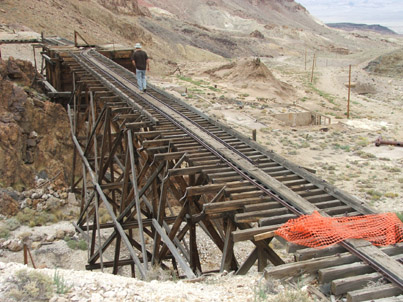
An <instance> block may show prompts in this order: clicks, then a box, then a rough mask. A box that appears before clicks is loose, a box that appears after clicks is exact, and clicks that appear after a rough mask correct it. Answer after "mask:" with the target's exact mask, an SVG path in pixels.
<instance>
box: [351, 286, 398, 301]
mask: <svg viewBox="0 0 403 302" xmlns="http://www.w3.org/2000/svg"><path fill="white" fill-rule="evenodd" d="M402 293H403V292H402V290H401V289H400V288H398V287H396V286H394V285H392V284H385V285H380V286H373V287H370V288H364V289H360V290H356V291H352V292H349V293H347V302H361V301H367V300H374V299H381V298H387V297H391V296H397V295H401V294H402Z"/></svg>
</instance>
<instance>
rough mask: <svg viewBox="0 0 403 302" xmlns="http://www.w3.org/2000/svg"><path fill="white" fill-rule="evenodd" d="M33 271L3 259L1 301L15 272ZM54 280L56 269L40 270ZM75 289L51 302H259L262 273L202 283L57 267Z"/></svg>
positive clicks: (213, 278)
mask: <svg viewBox="0 0 403 302" xmlns="http://www.w3.org/2000/svg"><path fill="white" fill-rule="evenodd" d="M22 269H27V270H28V271H31V270H33V269H32V268H28V267H26V266H24V265H21V264H17V263H3V262H0V301H7V300H6V299H7V291H8V290H9V288H10V282H12V280H14V279H13V277H12V276H14V275H15V273H16V272H17V271H19V270H22ZM36 271H38V272H40V273H43V274H46V275H48V276H49V277H50V278H51V279H52V280H53V277H54V274H55V270H54V269H38V270H36ZM57 272H58V273H59V275H60V276H62V277H63V278H64V282H65V283H66V285H68V286H70V287H71V290H70V291H69V292H68V293H66V294H54V296H53V297H52V298H51V299H50V302H66V301H76V302H101V301H115V302H126V301H127V302H129V301H130V302H133V301H136V302H148V301H150V302H151V301H152V302H156V301H166V302H169V301H172V302H177V301H186V302H188V301H193V302H201V301H211V302H214V301H217V302H218V301H245V302H248V301H250V302H252V301H256V287H257V285H258V282H260V281H261V274H258V273H254V274H253V275H248V276H234V275H232V274H213V275H211V276H208V277H206V278H202V279H201V281H198V282H188V281H187V280H178V281H156V280H152V281H150V282H146V281H141V280H139V279H136V278H127V277H122V276H115V275H111V274H108V273H101V272H89V271H73V270H62V269H57Z"/></svg>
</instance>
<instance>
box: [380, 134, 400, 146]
mask: <svg viewBox="0 0 403 302" xmlns="http://www.w3.org/2000/svg"><path fill="white" fill-rule="evenodd" d="M380 145H390V146H397V147H403V142H398V141H387V140H383V139H382V136H380V137H378V138H377V139H376V141H375V146H377V147H379V146H380Z"/></svg>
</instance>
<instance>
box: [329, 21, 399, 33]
mask: <svg viewBox="0 0 403 302" xmlns="http://www.w3.org/2000/svg"><path fill="white" fill-rule="evenodd" d="M326 25H327V26H329V27H332V28H338V29H343V30H347V31H353V30H363V31H373V32H377V33H380V34H386V35H397V33H396V32H394V31H393V30H391V29H390V28H388V27H385V26H382V25H379V24H371V25H368V24H356V23H327V24H326Z"/></svg>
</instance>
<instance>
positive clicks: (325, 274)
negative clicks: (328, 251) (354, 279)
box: [318, 262, 374, 283]
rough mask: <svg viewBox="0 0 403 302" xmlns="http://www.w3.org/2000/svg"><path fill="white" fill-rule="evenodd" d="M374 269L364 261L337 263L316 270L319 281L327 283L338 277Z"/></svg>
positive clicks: (370, 271) (369, 271) (365, 272)
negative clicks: (336, 264) (333, 265)
mask: <svg viewBox="0 0 403 302" xmlns="http://www.w3.org/2000/svg"><path fill="white" fill-rule="evenodd" d="M373 271H374V269H373V268H371V267H370V266H368V265H366V264H364V263H359V262H356V263H351V264H345V265H339V266H337V267H328V268H324V269H320V270H319V271H318V275H319V281H320V282H321V283H328V282H330V281H332V280H336V279H339V278H345V277H351V276H357V275H363V274H369V273H372V272H373Z"/></svg>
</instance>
